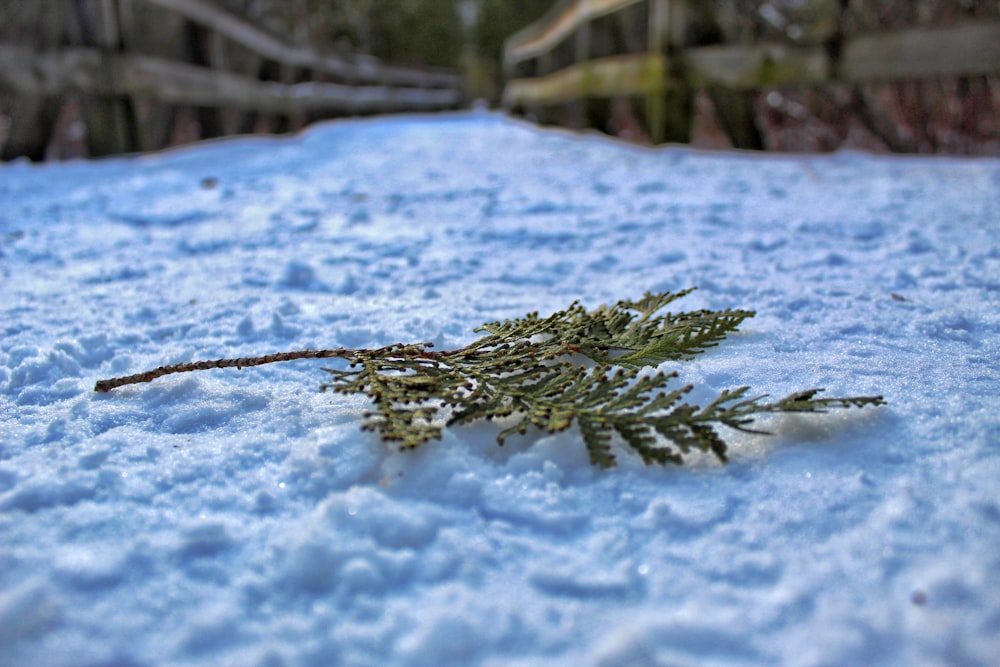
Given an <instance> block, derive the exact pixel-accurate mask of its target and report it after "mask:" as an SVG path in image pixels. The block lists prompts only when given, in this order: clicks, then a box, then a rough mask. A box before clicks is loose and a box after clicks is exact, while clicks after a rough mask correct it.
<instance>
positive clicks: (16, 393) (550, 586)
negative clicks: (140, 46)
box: [0, 113, 1000, 667]
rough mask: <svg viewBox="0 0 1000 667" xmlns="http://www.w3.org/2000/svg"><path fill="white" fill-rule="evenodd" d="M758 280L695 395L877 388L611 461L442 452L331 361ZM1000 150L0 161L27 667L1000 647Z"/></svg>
mask: <svg viewBox="0 0 1000 667" xmlns="http://www.w3.org/2000/svg"><path fill="white" fill-rule="evenodd" d="M689 286H698V287H699V288H700V289H699V290H698V291H697V292H695V293H694V294H693V295H691V296H690V297H687V298H686V299H685V300H684V302H681V303H680V305H679V306H678V308H685V309H688V308H690V309H693V308H700V307H711V308H726V307H733V308H751V309H755V310H756V311H757V312H758V315H757V316H756V317H755V318H753V319H752V320H749V321H748V322H746V323H745V324H744V326H743V328H742V332H741V333H740V334H738V335H736V336H734V337H733V338H732V339H730V340H729V341H727V342H725V343H723V344H722V345H721V346H720V347H718V348H716V349H714V350H712V351H710V352H709V353H707V354H705V355H703V356H702V357H700V358H699V359H697V360H695V361H692V362H688V363H685V364H681V365H680V366H679V368H678V370H680V372H681V376H682V381H684V382H691V383H694V384H696V385H698V386H699V387H700V389H699V390H698V391H696V396H695V399H703V398H704V397H707V396H711V395H713V394H714V393H717V392H718V391H720V390H722V389H725V388H730V387H735V386H741V385H751V386H752V387H753V388H754V390H755V391H756V392H759V393H769V394H772V395H774V396H784V395H786V394H787V393H790V392H792V391H796V390H799V389H806V388H810V387H825V388H826V389H827V391H828V393H829V394H830V395H842V396H843V395H866V394H883V395H885V397H886V399H887V400H888V401H889V405H888V406H887V407H884V408H878V409H871V408H868V409H865V410H854V411H844V412H838V413H835V414H830V415H823V416H799V417H784V418H780V419H774V420H772V421H770V422H768V423H767V424H766V426H767V427H768V428H769V429H771V430H772V431H774V433H775V436H774V437H771V438H766V437H757V436H749V435H743V434H727V435H729V436H731V437H729V440H730V442H731V443H732V444H733V448H732V458H733V461H732V462H731V463H730V464H729V465H727V466H719V465H716V464H714V463H712V462H711V461H708V460H705V461H700V462H695V464H694V465H690V466H685V467H683V468H667V469H654V468H649V469H646V468H643V467H642V465H641V464H640V463H639V462H638V461H636V460H635V459H633V458H630V457H629V456H628V455H626V454H624V453H622V454H620V455H619V460H620V465H619V467H618V468H617V469H615V470H612V471H610V472H601V471H599V470H596V469H594V468H592V467H591V466H590V465H589V464H588V462H587V458H586V453H585V451H584V449H583V447H582V444H581V442H580V440H579V436H578V434H577V433H576V432H575V431H570V432H568V433H564V434H560V435H558V436H554V437H539V436H538V435H537V434H533V435H531V436H530V437H525V438H520V439H517V438H515V439H511V440H510V441H508V443H507V445H506V446H504V447H503V448H498V447H497V446H496V444H495V442H494V438H495V436H496V433H497V430H498V429H497V428H496V427H495V426H491V425H489V424H484V425H477V426H474V427H469V428H461V429H456V430H452V431H450V432H448V433H447V434H446V435H445V437H444V439H443V440H442V441H440V442H436V443H432V444H430V445H428V446H426V447H423V448H422V449H420V450H419V451H416V452H412V453H405V454H404V453H397V452H394V451H392V450H391V449H389V448H386V447H385V446H384V445H383V444H382V443H381V442H379V441H378V440H377V439H375V438H374V437H373V436H371V435H370V434H363V433H361V432H360V431H359V429H358V426H359V423H360V419H361V414H362V413H363V412H364V411H365V410H366V404H365V402H364V401H363V400H361V399H357V398H351V397H338V396H332V395H329V394H321V393H319V392H318V385H319V384H320V383H321V382H323V381H325V379H326V374H325V373H323V372H322V371H321V370H320V368H321V367H322V366H324V365H329V364H330V363H331V362H329V361H326V362H324V361H298V362H294V363H287V364H278V365H274V366H265V367H260V368H256V369H247V370H243V371H236V370H215V371H209V372H202V373H195V374H188V375H178V376H171V377H167V378H162V379H160V380H157V381H156V382H154V383H152V384H149V385H140V386H133V387H126V388H122V389H119V390H117V391H115V392H113V393H111V394H108V395H97V394H95V393H94V392H93V391H92V388H93V384H94V381H95V380H97V379H101V378H106V377H111V376H114V375H122V374H130V373H135V372H139V371H143V370H147V369H150V368H153V367H156V366H159V365H162V364H167V363H177V362H182V361H191V360H195V359H213V358H219V357H232V356H249V355H256V354H263V353H267V352H274V351H281V350H286V349H301V348H311V347H335V346H352V347H362V346H380V345H385V344H389V343H394V342H403V341H407V342H416V341H433V342H434V343H435V345H437V346H438V347H439V348H450V347H457V346H461V345H463V344H464V343H467V342H469V341H471V340H472V339H473V338H474V337H475V334H474V333H473V329H474V328H475V327H476V326H478V325H480V324H482V323H484V322H487V321H491V320H495V319H502V318H505V317H516V316H519V315H523V314H524V313H527V312H529V311H535V310H537V311H539V312H541V313H543V314H547V313H549V312H552V311H554V310H558V309H561V308H564V307H565V306H567V305H569V303H570V302H572V301H573V300H575V299H580V300H581V301H582V302H583V303H585V304H586V305H588V306H596V305H598V304H600V303H607V302H614V301H617V300H618V299H621V298H631V297H638V296H640V295H641V294H642V293H643V292H644V291H646V290H676V289H681V288H685V287H689ZM998 289H1000V161H998V160H995V159H978V160H969V159H941V158H938V159H927V158H887V157H871V156H867V155H863V154H855V153H841V154H835V155H830V156H814V155H797V156H781V157H775V156H757V155H752V156H751V155H742V154H734V153H703V152H698V151H694V150H690V149H685V148H666V149H661V150H655V151H654V150H642V149H637V148H631V147H627V146H623V145H621V144H617V143H612V142H610V141H607V140H604V139H601V138H598V137H590V136H579V135H572V134H567V133H563V132H553V131H541V130H537V129H534V128H531V127H528V126H525V125H522V124H519V123H516V122H512V121H509V120H506V119H504V118H502V117H500V116H496V115H490V114H485V113H468V114H465V113H463V114H454V115H443V116H425V117H421V116H416V117H399V118H391V119H377V120H368V121H350V122H335V123H330V124H325V125H321V126H318V127H315V128H313V129H310V130H309V131H308V132H306V133H305V134H303V135H301V136H299V137H296V138H292V139H261V138H256V139H251V138H244V139H236V140H227V141H222V142H219V143H213V144H207V145H201V146H197V147H193V148H189V149H184V150H178V151H173V152H168V153H164V154H158V155H151V156H144V157H135V158H124V159H113V160H106V161H99V162H79V163H69V164H51V165H44V166H30V165H27V164H12V165H4V166H0V332H2V341H3V343H2V349H0V664H2V665H4V666H5V667H19V666H25V667H27V666H29V665H48V666H50V667H59V666H67V667H69V666H74V667H75V666H80V665H90V666H97V665H103V666H112V665H114V666H121V667H126V666H128V667H139V666H153V665H167V666H170V665H177V666H181V665H184V666H187V665H192V666H194V665H221V664H230V665H249V666H256V667H281V666H286V665H287V666H293V665H294V666H299V665H301V666H317V667H320V666H331V665H342V666H364V665H390V666H394V665H399V666H409V665H412V666H422V665H483V666H499V665H515V664H516V665H528V666H531V665H538V666H541V665H592V666H594V667H605V666H606V667H611V666H617V665H631V666H654V665H655V666H664V667H666V666H669V667H682V666H687V665H697V666H700V667H704V666H712V665H777V664H782V665H796V666H803V667H806V666H817V667H818V666H821V665H831V666H832V665H928V666H936V665H942V666H944V665H975V666H978V665H983V666H985V665H990V664H994V665H995V664H996V660H997V657H996V656H998V655H1000V493H998V491H1000V452H998V444H1000V401H998V394H1000V336H998V333H1000V292H998Z"/></svg>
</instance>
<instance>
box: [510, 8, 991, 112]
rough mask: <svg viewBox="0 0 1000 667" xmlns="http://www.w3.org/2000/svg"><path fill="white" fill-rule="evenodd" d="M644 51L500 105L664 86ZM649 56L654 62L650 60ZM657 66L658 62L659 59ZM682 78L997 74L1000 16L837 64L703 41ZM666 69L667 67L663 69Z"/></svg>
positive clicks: (519, 82) (697, 82)
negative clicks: (646, 65)
mask: <svg viewBox="0 0 1000 667" xmlns="http://www.w3.org/2000/svg"><path fill="white" fill-rule="evenodd" d="M649 58H650V55H649V54H636V55H634V56H617V57H615V58H608V59H604V60H595V61H590V62H586V63H576V64H574V65H572V66H570V67H568V68H566V69H563V70H560V71H558V72H554V73H552V74H549V75H547V76H544V77H538V78H534V79H515V80H514V81H511V82H510V83H509V84H508V86H507V89H506V90H505V91H504V97H503V99H504V104H505V106H507V107H510V106H516V105H544V104H559V103H562V102H568V101H572V100H574V99H578V98H582V97H586V96H588V95H607V96H612V95H644V94H650V92H649V91H651V90H663V89H664V87H665V86H666V83H665V82H663V83H661V84H659V86H657V85H656V84H654V83H652V81H651V80H650V78H649V76H650V75H651V72H650V71H647V70H643V69H642V65H641V63H642V62H646V61H647V59H649ZM650 62H652V61H650ZM660 67H662V61H661V64H660ZM682 68H683V71H684V76H685V77H686V78H687V79H688V80H689V81H690V82H691V84H692V85H693V86H695V87H710V86H718V87H721V88H726V89H729V90H736V91H740V90H744V91H745V90H758V89H761V88H768V87H780V86H818V85H823V84H825V83H830V82H832V81H837V80H839V81H845V82H851V83H864V82H869V81H879V80H900V79H907V78H929V77H936V76H975V75H985V74H996V73H998V72H1000V22H985V23H978V24H967V25H959V26H953V27H947V28H935V29H927V28H918V29H910V30H904V31H899V32H891V33H881V34H878V35H868V36H864V37H858V38H854V39H852V40H849V41H848V42H847V43H846V44H845V47H844V50H843V60H842V62H841V64H840V66H839V67H835V66H834V64H833V63H832V62H831V60H830V58H829V55H828V54H827V52H826V51H825V50H824V49H823V48H822V47H819V46H816V47H797V46H791V45H787V44H781V43H763V44H748V45H742V44H741V45H717V46H704V47H697V48H692V49H686V50H685V51H684V60H683V63H682ZM661 71H663V72H665V71H666V70H665V69H663V70H661Z"/></svg>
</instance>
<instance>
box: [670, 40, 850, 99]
mask: <svg viewBox="0 0 1000 667" xmlns="http://www.w3.org/2000/svg"><path fill="white" fill-rule="evenodd" d="M684 67H685V70H686V73H687V77H688V78H689V79H690V80H691V82H692V84H693V85H694V86H695V87H705V86H721V87H724V88H730V89H732V90H754V89H759V88H767V87H772V86H792V85H794V86H811V85H820V84H823V83H826V82H828V81H829V80H830V78H831V67H830V59H829V57H828V56H827V54H826V51H824V50H823V49H822V48H821V47H795V46H789V45H786V44H778V43H770V44H752V45H751V44H748V45H719V46H703V47H699V48H694V49H689V50H687V51H685V52H684Z"/></svg>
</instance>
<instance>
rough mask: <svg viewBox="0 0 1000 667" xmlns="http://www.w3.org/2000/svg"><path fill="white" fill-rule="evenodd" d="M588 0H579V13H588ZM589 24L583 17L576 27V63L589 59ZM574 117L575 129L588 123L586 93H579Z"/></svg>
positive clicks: (574, 57) (589, 105)
mask: <svg viewBox="0 0 1000 667" xmlns="http://www.w3.org/2000/svg"><path fill="white" fill-rule="evenodd" d="M589 4H590V0H580V4H579V6H580V13H581V15H582V16H584V17H588V16H589V15H590V12H589V11H588V10H589V7H588V6H587V5H589ZM590 24H591V21H590V19H589V18H585V19H584V20H583V21H581V22H580V25H579V26H577V28H576V37H575V43H574V45H573V46H574V54H573V60H574V61H575V62H577V63H586V62H587V61H588V60H590ZM575 106H576V109H575V112H576V117H575V118H574V119H573V120H574V124H575V125H576V126H577V127H576V129H583V128H586V127H587V126H588V125H589V108H590V107H591V100H589V99H588V98H587V95H585V94H584V95H581V96H580V98H579V99H578V100H576V104H575Z"/></svg>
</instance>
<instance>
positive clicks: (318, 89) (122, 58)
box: [0, 0, 464, 159]
mask: <svg viewBox="0 0 1000 667" xmlns="http://www.w3.org/2000/svg"><path fill="white" fill-rule="evenodd" d="M87 3H91V4H90V5H87ZM126 3H127V4H126ZM137 5H146V6H147V7H152V8H155V10H156V11H160V12H161V13H163V15H169V16H172V17H174V18H176V19H177V20H178V21H188V22H190V24H192V25H196V26H198V29H199V30H201V31H202V36H203V39H205V40H206V42H207V43H208V44H210V45H211V49H209V50H210V51H211V52H212V53H214V54H220V53H224V52H223V49H222V47H221V46H220V44H221V42H222V40H229V41H230V43H232V44H234V45H237V46H238V47H240V48H242V49H244V50H245V52H246V53H247V54H248V56H249V57H251V58H253V59H254V62H256V65H254V66H251V67H250V70H251V71H249V72H248V71H247V66H246V63H245V62H244V63H243V64H244V67H242V70H243V71H239V70H240V68H235V69H234V68H231V67H229V63H228V61H227V58H226V57H225V55H216V56H214V57H208V58H207V59H206V58H205V57H201V58H194V59H193V60H191V59H184V58H181V59H178V58H176V57H170V56H166V57H164V56H160V55H152V54H147V53H140V52H137V51H135V50H133V49H130V48H129V43H130V42H133V43H134V42H135V41H137V40H141V39H142V36H141V35H139V36H136V35H132V36H131V39H128V38H127V37H130V36H129V26H128V25H127V23H128V17H129V16H131V15H132V14H130V11H132V12H134V11H135V6H137ZM77 6H78V7H82V8H87V9H92V10H94V11H93V12H92V15H91V16H90V17H89V18H90V20H91V21H93V18H92V17H93V16H97V17H99V19H100V20H101V21H103V24H102V25H100V26H99V28H100V29H99V30H93V29H92V32H94V33H95V34H96V35H97V36H98V37H97V38H94V37H93V36H92V37H91V38H90V39H88V40H84V42H89V43H81V44H76V45H70V46H64V47H60V48H41V47H39V46H36V45H35V44H33V43H32V42H31V41H30V40H25V39H23V38H19V39H18V41H16V42H10V41H8V42H4V41H0V92H3V91H4V90H6V91H8V92H12V93H13V94H14V95H15V109H17V108H18V107H17V104H16V103H17V102H21V103H22V105H21V107H22V108H26V109H29V110H30V109H38V108H42V109H44V108H46V107H47V106H49V107H50V106H51V104H52V102H51V101H52V100H55V99H62V98H63V97H64V96H66V95H67V94H78V95H84V96H89V97H91V98H94V99H96V100H98V102H97V103H94V104H89V105H87V106H86V114H85V115H86V116H87V117H86V118H85V119H84V120H85V124H86V127H87V135H88V145H89V153H90V154H91V155H92V156H98V155H106V154H111V153H122V152H135V151H139V150H148V149H155V148H160V147H162V146H163V145H164V144H163V142H164V140H165V139H166V135H167V134H169V133H168V132H160V133H159V135H160V138H159V139H156V140H151V139H149V138H148V137H146V138H144V137H143V130H144V128H143V127H142V125H143V124H142V122H141V120H140V118H139V114H138V109H139V108H140V107H141V108H143V109H146V110H147V112H146V113H147V115H149V113H148V109H149V107H150V105H159V106H167V107H170V108H194V109H197V110H198V113H199V114H200V116H199V118H200V119H201V120H203V121H204V123H203V125H204V126H205V127H207V128H211V129H214V131H213V132H212V133H208V134H203V136H218V134H222V133H226V132H225V131H224V130H220V129H219V128H221V127H223V126H224V125H225V120H224V119H225V117H226V116H224V114H227V113H228V114H229V115H230V116H231V112H234V111H237V112H241V113H243V114H244V115H247V114H250V115H247V118H251V119H252V118H261V117H265V118H266V117H271V118H274V119H275V123H276V124H275V123H272V124H271V126H272V127H278V128H282V127H289V126H291V125H292V122H291V120H290V119H293V118H296V117H299V118H309V119H316V118H322V117H333V116H341V115H355V114H371V113H387V112H402V111H437V110H445V109H453V108H457V107H458V106H460V105H461V104H462V103H463V101H464V93H463V90H462V82H461V78H460V77H459V75H458V74H456V73H454V72H452V71H449V70H443V69H433V68H411V67H399V66H395V65H391V64H385V63H382V62H381V61H380V60H378V59H377V58H374V57H371V56H366V55H358V54H352V55H338V54H331V53H324V52H321V51H320V50H318V49H315V48H312V47H309V46H301V45H293V44H290V43H287V42H286V41H284V40H283V39H281V38H279V37H277V36H275V35H273V34H271V33H269V32H268V31H266V30H265V29H263V28H261V27H259V26H257V25H254V24H253V23H252V22H250V21H249V20H248V19H246V18H244V17H241V16H237V15H235V14H232V13H230V12H229V11H227V10H225V9H223V8H221V7H220V6H218V5H216V4H214V3H213V2H211V1H210V0H78V3H77ZM128 8H131V9H130V10H128ZM82 11H83V10H81V12H82ZM84 18H85V17H84V16H83V15H82V14H81V17H80V22H81V24H82V23H84ZM115 36H118V37H119V39H117V40H116V39H115ZM199 60H200V62H199ZM243 60H244V61H245V60H246V57H244V59H243ZM265 73H266V75H265ZM25 100H27V101H29V102H32V104H23V102H24V101H25ZM50 115H51V114H50ZM21 116H23V117H21V118H19V117H18V115H17V114H15V115H14V117H13V122H12V123H11V127H10V131H9V136H8V138H7V143H6V145H4V146H3V148H4V151H3V157H4V158H5V159H9V158H11V157H17V156H18V155H28V156H29V157H32V158H33V159H40V157H41V155H42V153H44V149H45V145H46V143H47V142H48V141H49V140H50V136H49V134H48V133H47V132H40V131H39V130H38V129H37V128H32V127H29V125H30V124H32V123H34V124H35V125H37V124H38V121H39V119H38V118H34V117H32V114H31V113H30V111H29V112H28V113H22V114H21ZM43 120H44V119H43ZM47 120H48V121H49V122H48V123H47V125H49V126H51V125H54V118H49V119H47ZM43 124H46V123H43ZM229 125H230V126H232V125H233V123H229ZM241 126H242V127H243V130H242V131H247V128H248V127H250V125H249V124H248V123H247V122H243V123H241ZM50 129H51V128H50ZM278 131H282V130H280V129H279V130H278ZM147 134H148V133H147Z"/></svg>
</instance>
